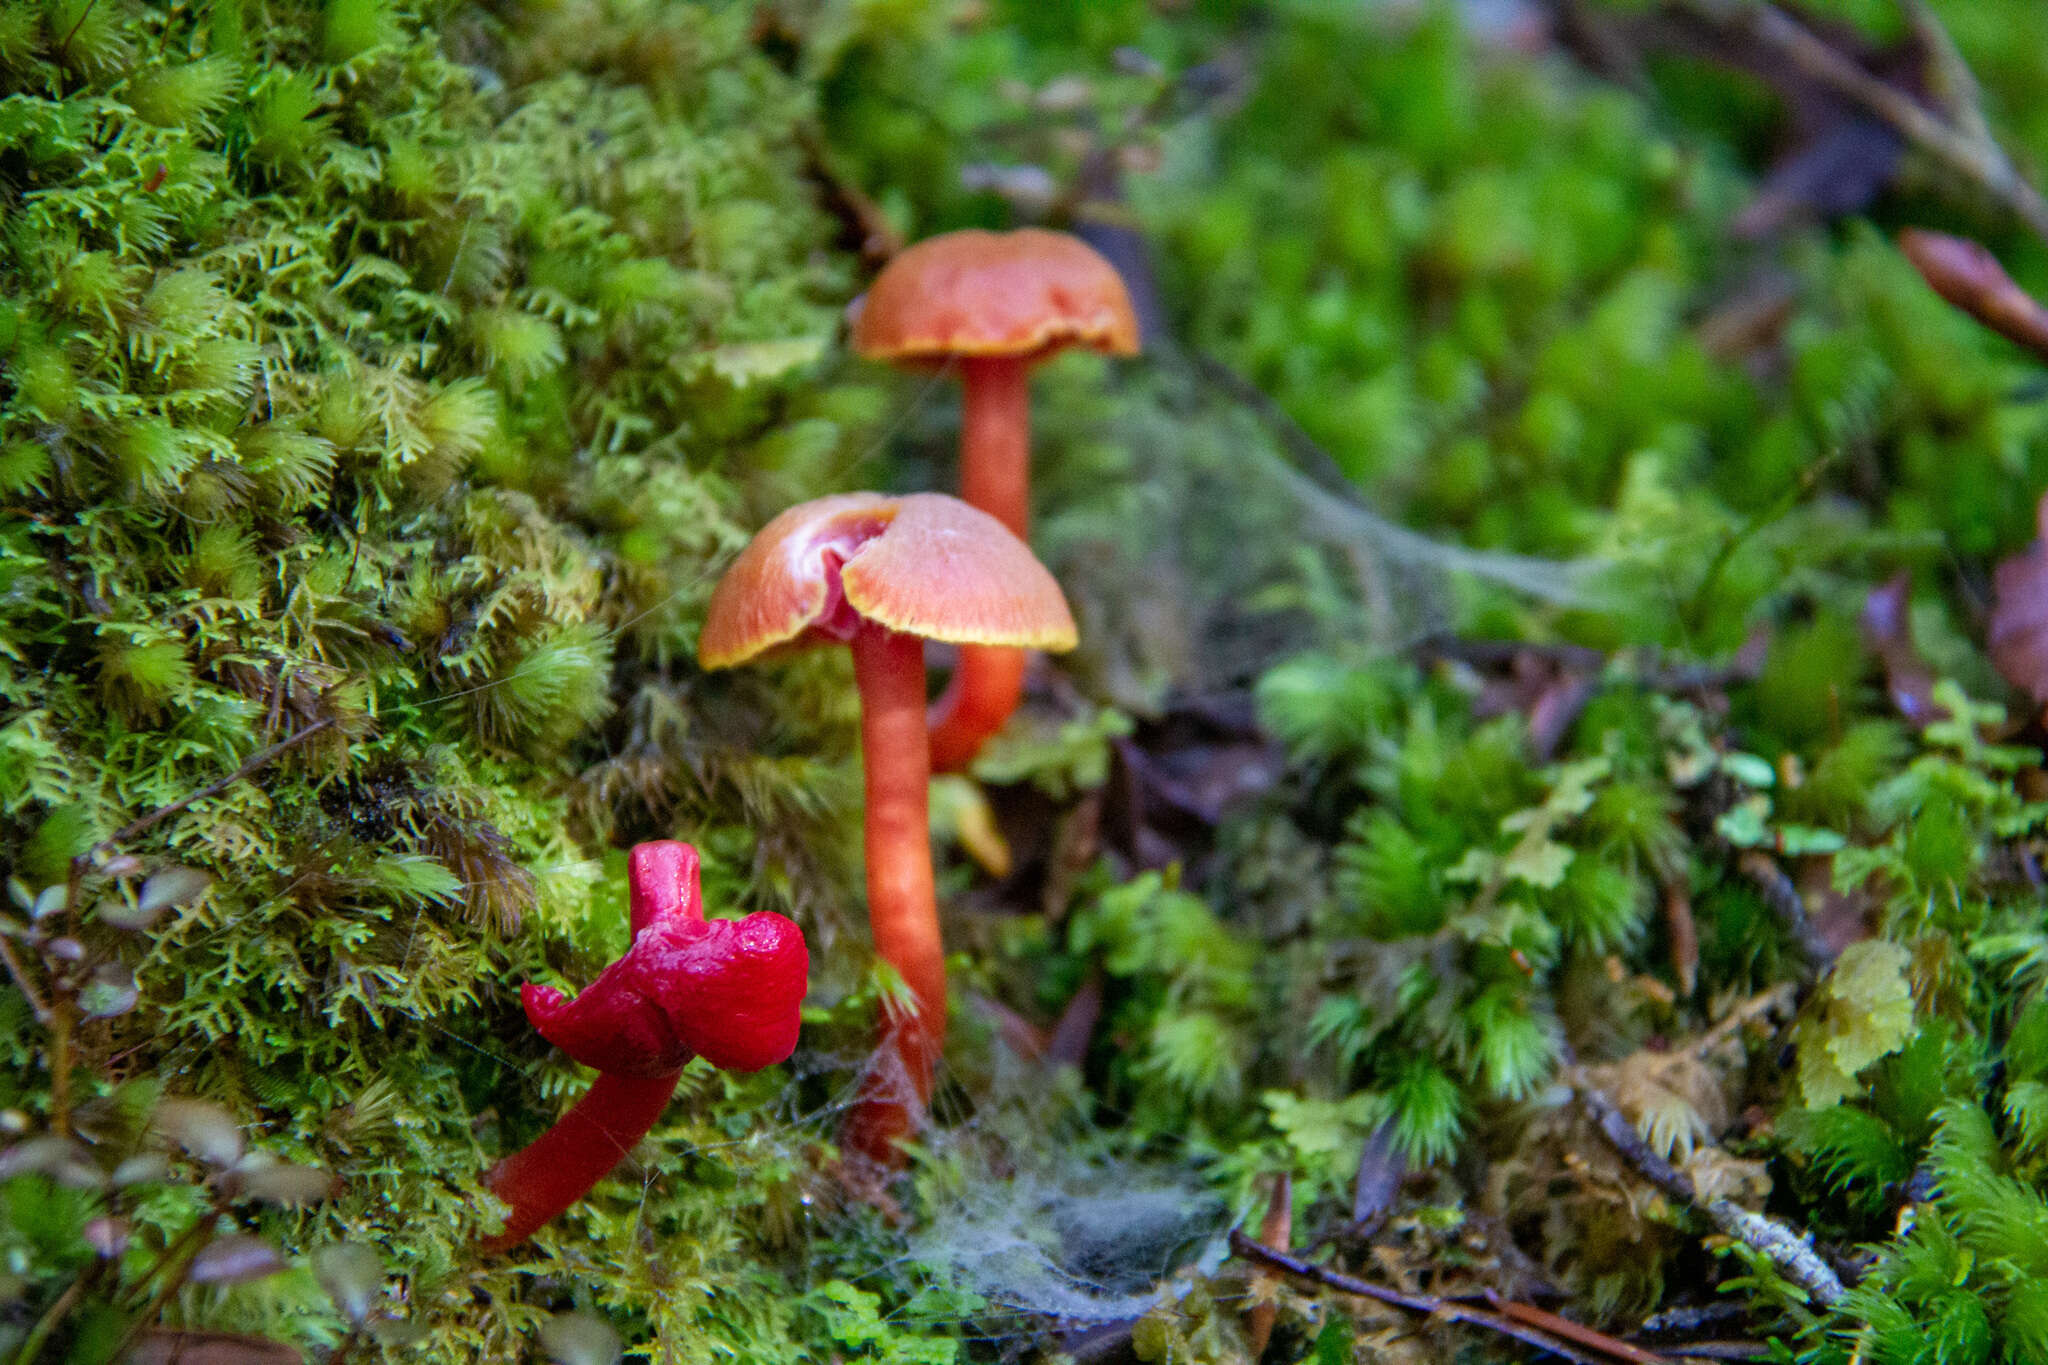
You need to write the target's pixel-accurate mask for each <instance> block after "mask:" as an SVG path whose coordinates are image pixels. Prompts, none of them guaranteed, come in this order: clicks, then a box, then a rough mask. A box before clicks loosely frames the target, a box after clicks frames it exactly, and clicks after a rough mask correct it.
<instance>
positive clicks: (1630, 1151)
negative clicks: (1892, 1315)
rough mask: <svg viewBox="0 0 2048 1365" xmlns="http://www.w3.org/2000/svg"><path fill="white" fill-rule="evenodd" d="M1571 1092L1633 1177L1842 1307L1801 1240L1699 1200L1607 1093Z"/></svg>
mask: <svg viewBox="0 0 2048 1365" xmlns="http://www.w3.org/2000/svg"><path fill="white" fill-rule="evenodd" d="M1572 1088H1573V1089H1574V1090H1575V1091H1576V1092H1577V1094H1578V1097H1579V1105H1580V1107H1581V1108H1583V1109H1584V1110H1585V1111H1586V1115H1587V1117H1588V1118H1590V1119H1592V1120H1593V1126H1594V1127H1596V1128H1598V1129H1599V1130H1600V1135H1601V1136H1602V1137H1604V1138H1606V1139H1607V1141H1608V1144H1609V1145H1610V1146H1612V1147H1613V1148H1614V1150H1615V1151H1616V1152H1618V1153H1619V1154H1620V1155H1621V1158H1622V1160H1624V1161H1626V1162H1627V1163H1628V1164H1629V1165H1630V1166H1632V1167H1634V1168H1635V1170H1636V1172H1637V1174H1639V1175H1641V1176H1642V1177H1643V1178H1644V1179H1646V1180H1648V1181H1649V1182H1650V1183H1651V1184H1652V1185H1655V1186H1656V1187H1657V1188H1658V1189H1660V1190H1662V1191H1663V1192H1664V1193H1665V1195H1666V1196H1668V1197H1669V1198H1671V1199H1673V1200H1675V1201H1677V1202H1678V1203H1681V1204H1684V1205H1687V1206H1688V1207H1691V1208H1696V1209H1698V1210H1699V1211H1700V1212H1701V1213H1703V1214H1705V1215H1706V1216H1707V1219H1708V1221H1709V1222H1711V1223H1713V1225H1714V1226H1715V1227H1717V1228H1719V1229H1720V1230H1721V1231H1722V1232H1723V1233H1725V1234H1727V1235H1728V1236H1730V1237H1733V1238H1734V1239H1735V1240H1736V1241H1738V1242H1741V1243H1742V1244H1743V1245H1745V1246H1747V1247H1749V1248H1751V1249H1752V1250H1755V1251H1758V1252H1761V1253H1762V1254H1763V1255H1764V1256H1765V1257H1767V1258H1768V1259H1769V1260H1770V1262H1771V1264H1772V1265H1774V1266H1776V1267H1777V1268H1778V1273H1779V1274H1781V1275H1783V1276H1784V1277H1785V1278H1786V1279H1788V1280H1790V1281H1791V1282H1792V1283H1793V1284H1796V1285H1798V1286H1799V1287H1800V1288H1801V1289H1804V1290H1805V1291H1806V1293H1807V1296H1808V1297H1809V1298H1811V1299H1812V1300H1813V1301H1814V1302H1815V1303H1817V1304H1819V1305H1820V1306H1821V1307H1823V1308H1832V1307H1833V1306H1834V1305H1835V1304H1837V1303H1839V1302H1841V1299H1842V1296H1843V1295H1844V1294H1845V1293H1847V1292H1848V1291H1847V1290H1846V1289H1844V1288H1843V1287H1842V1281H1841V1278H1840V1277H1839V1276H1837V1275H1836V1274H1835V1272H1834V1271H1833V1270H1832V1269H1831V1268H1829V1266H1828V1263H1827V1262H1826V1261H1825V1260H1823V1259H1821V1255H1820V1253H1819V1252H1818V1251H1816V1250H1814V1247H1813V1243H1812V1241H1811V1240H1810V1239H1809V1238H1808V1237H1807V1236H1806V1235H1805V1234H1803V1233H1800V1232H1797V1231H1795V1230H1794V1229H1792V1228H1790V1227H1788V1226H1786V1225H1785V1224H1783V1223H1780V1222H1778V1221H1777V1220H1776V1219H1774V1218H1767V1217H1765V1216H1764V1215H1762V1214H1760V1213H1751V1212H1750V1211H1749V1210H1748V1209H1745V1208H1743V1207H1741V1206H1740V1205H1738V1204H1735V1203H1732V1202H1730V1201H1729V1200H1726V1199H1709V1200H1702V1199H1701V1198H1700V1194H1699V1190H1698V1188H1697V1187H1696V1186H1695V1185H1694V1184H1693V1183H1692V1177H1690V1176H1688V1175H1686V1174H1685V1172H1683V1171H1681V1170H1679V1169H1678V1168H1677V1167H1675V1166H1673V1165H1672V1164H1671V1163H1670V1162H1668V1161H1666V1160H1665V1159H1664V1158H1663V1157H1661V1156H1659V1155H1657V1153H1656V1152H1655V1151H1653V1150H1651V1148H1650V1144H1649V1143H1647V1142H1645V1141H1644V1140H1643V1137H1642V1134H1640V1133H1638V1132H1637V1131H1636V1126H1635V1124H1633V1123H1631V1122H1629V1119H1628V1115H1626V1114H1624V1113H1622V1112H1621V1106H1619V1105H1617V1104H1616V1103H1615V1102H1614V1101H1613V1099H1612V1098H1610V1097H1609V1096H1608V1095H1607V1093H1606V1092H1605V1091H1603V1090H1600V1089H1599V1088H1597V1087H1595V1086H1592V1085H1589V1084H1587V1083H1586V1080H1585V1077H1584V1075H1583V1074H1575V1075H1574V1076H1573V1078H1572Z"/></svg>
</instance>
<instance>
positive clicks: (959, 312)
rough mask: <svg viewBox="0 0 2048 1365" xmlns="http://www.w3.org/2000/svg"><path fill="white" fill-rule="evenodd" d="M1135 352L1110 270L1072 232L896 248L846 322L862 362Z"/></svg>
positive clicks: (1024, 231) (993, 235)
mask: <svg viewBox="0 0 2048 1365" xmlns="http://www.w3.org/2000/svg"><path fill="white" fill-rule="evenodd" d="M1063 346H1089V347H1093V348H1094V349H1095V350H1098V351H1107V352H1109V353H1111V354H1112V355H1135V354H1137V351H1138V318H1137V314H1136V313H1134V312H1133V311H1132V309H1131V296H1130V295H1129V293H1127V292H1126V291H1125V289H1124V282H1123V278H1122V277H1121V276H1120V275H1118V274H1117V273H1116V267H1115V266H1112V265H1111V264H1110V263H1109V262H1108V261H1106V260H1104V259H1103V258H1102V256H1101V254H1100V253H1098V252H1097V251H1096V250H1095V248H1093V247H1091V246H1089V245H1088V244H1087V243H1086V242H1084V241H1082V240H1081V239H1080V238H1078V237H1069V236H1068V235H1067V234H1066V233H1064V232H1047V231H1046V230H1045V229H1043V228H1020V229H1018V230H1017V231H1015V232H983V231H981V230H979V229H970V230H968V231H964V232H947V233H942V234H940V235H939V236H937V237H928V238H926V239H925V240H924V241H922V242H919V243H918V244H917V245H915V246H913V247H911V248H909V249H908V250H906V251H904V252H902V253H900V254H899V255H897V256H896V258H895V259H894V260H892V261H890V262H889V264H888V265H887V266H885V267H884V268H883V270H882V273H881V274H880V275H878V276H876V277H875V282H874V284H873V285H872V286H870V287H869V289H868V292H867V297H866V298H865V300H864V301H862V302H861V304H860V305H859V311H858V313H857V314H856V316H855V317H854V320H853V348H854V350H856V351H858V352H860V354H862V355H864V356H866V357H868V358H869V359H871V360H896V361H905V362H911V363H916V362H933V361H942V360H945V359H947V358H948V357H951V356H988V357H996V356H1018V357H1039V356H1045V355H1049V354H1051V353H1052V352H1054V351H1057V350H1059V349H1060V348H1061V347H1063Z"/></svg>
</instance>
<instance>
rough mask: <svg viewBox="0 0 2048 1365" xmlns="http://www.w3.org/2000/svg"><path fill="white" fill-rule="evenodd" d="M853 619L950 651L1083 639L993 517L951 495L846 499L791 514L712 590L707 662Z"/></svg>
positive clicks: (1027, 554)
mask: <svg viewBox="0 0 2048 1365" xmlns="http://www.w3.org/2000/svg"><path fill="white" fill-rule="evenodd" d="M844 612H851V613H852V614H854V615H855V616H858V617H860V618H862V619H865V620H868V621H872V622H874V623H875V624H877V625H880V626H884V627H886V628H888V629H890V630H894V631H900V632H902V633H904V634H907V635H917V636H921V637H923V638H924V639H927V640H943V641H946V642H947V643H950V644H962V645H1014V646H1016V647H1018V648H1022V649H1041V650H1049V651H1060V650H1068V649H1072V648H1073V647H1074V644H1075V640H1076V634H1075V630H1074V617H1073V613H1072V612H1070V611H1068V610H1067V599H1066V597H1065V596H1064V595H1063V594H1062V593H1061V592H1060V586H1059V584H1058V583H1056V582H1054V581H1053V576H1052V574H1051V573H1050V572H1048V571H1047V570H1046V567H1045V566H1044V565H1043V564H1040V563H1039V562H1038V557H1037V556H1036V555H1034V554H1032V553H1031V551H1030V549H1029V547H1027V546H1026V545H1025V544H1024V542H1023V541H1021V540H1019V539H1017V537H1016V536H1014V535H1012V534H1011V533H1010V530H1009V528H1008V527H1006V526H1004V525H1003V524H1002V523H1001V522H999V521H997V520H996V519H995V518H994V517H992V516H990V515H989V514H988V513H986V512H983V511H980V510H978V509H976V508H973V507H969V506H968V505H967V504H966V503H964V502H961V501H960V500H959V499H958V498H953V497H948V496H946V495H945V494H943V493H909V494H905V495H903V496H901V497H890V496H886V495H883V494H880V493H840V494H836V495H834V496H832V497H829V498H818V499H816V500H814V501H812V502H806V503H800V504H798V505H797V506H795V507H792V508H790V509H789V510H788V511H786V512H784V513H782V514H781V515H780V516H778V517H776V518H775V519H774V520H773V521H771V522H769V523H768V524H767V525H766V526H764V527H762V528H761V530H760V533H759V534H757V535H756V536H755V537H754V538H753V540H752V541H750V542H749V543H748V545H747V548H746V549H744V550H742V551H741V552H740V556H739V558H738V559H735V560H734V561H733V563H732V567H731V568H729V569H727V570H726V571H725V577H724V578H721V579H720V580H719V581H718V586H717V587H716V588H715V589H713V590H712V593H711V609H710V611H709V613H708V614H707V615H706V616H705V618H704V630H703V633H702V634H701V635H700V636H699V637H698V642H697V659H698V662H699V663H701V664H702V665H703V666H704V667H705V668H707V669H709V668H731V667H733V666H734V665H736V664H743V663H746V662H747V661H748V660H750V659H753V658H754V657H756V656H757V655H760V654H763V653H765V652H767V651H769V650H772V649H776V648H778V647H779V646H783V645H793V644H799V643H805V641H804V639H803V637H804V636H805V635H806V634H807V633H811V632H813V630H814V628H818V627H828V626H830V625H832V624H833V623H835V622H836V621H837V620H838V619H839V617H840V615H841V614H842V613H844ZM841 638H844V637H843V636H842V637H841Z"/></svg>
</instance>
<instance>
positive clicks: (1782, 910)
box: [1735, 848, 1835, 972]
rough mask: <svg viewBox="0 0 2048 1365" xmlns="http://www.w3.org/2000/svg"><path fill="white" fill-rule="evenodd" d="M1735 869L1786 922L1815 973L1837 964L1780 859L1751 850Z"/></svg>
mask: <svg viewBox="0 0 2048 1365" xmlns="http://www.w3.org/2000/svg"><path fill="white" fill-rule="evenodd" d="M1735 867H1736V870H1737V871H1739V872H1741V873H1742V875H1743V876H1744V877H1746V878H1748V879H1749V883H1750V885H1752V886H1754V887H1755V888H1756V890H1757V894H1758V895H1759V896H1762V897H1763V901H1764V904H1765V905H1767V906H1769V907H1770V909H1771V913H1772V914H1774V915H1776V916H1777V917H1778V918H1779V919H1780V920H1782V921H1784V924H1785V928H1786V929H1787V930H1788V931H1790V933H1791V935H1792V939H1793V941H1794V942H1796V943H1797V944H1798V945H1799V951H1800V952H1801V953H1803V954H1805V956H1806V962H1807V966H1808V967H1809V968H1810V969H1811V970H1813V971H1815V972H1818V971H1820V970H1822V969H1823V968H1825V967H1826V966H1827V965H1828V964H1829V963H1831V962H1833V961H1834V960H1835V951H1834V949H1833V948H1832V947H1830V946H1829V944H1828V941H1827V939H1826V937H1825V936H1824V935H1822V933H1821V931H1820V926H1819V925H1817V924H1815V923H1814V922H1813V916H1812V915H1811V914H1809V913H1808V912H1807V909H1806V897H1804V896H1802V895H1800V894H1799V888H1798V887H1797V886H1795V885H1794V884H1793V882H1792V878H1791V877H1789V876H1787V875H1786V873H1785V869H1784V868H1782V867H1780V866H1778V860H1777V859H1776V858H1773V857H1772V856H1771V855H1770V854H1768V853H1766V852H1764V851H1763V850H1762V849H1760V848H1747V849H1744V850H1743V851H1742V854H1741V856H1739V857H1738V858H1736V860H1735Z"/></svg>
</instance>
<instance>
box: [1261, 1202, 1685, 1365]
mask: <svg viewBox="0 0 2048 1365" xmlns="http://www.w3.org/2000/svg"><path fill="white" fill-rule="evenodd" d="M1230 1249H1231V1250H1232V1251H1233V1252H1235V1253H1237V1254H1238V1255H1239V1256H1243V1257H1245V1258H1246V1259H1248V1260H1253V1261H1257V1262H1259V1263H1261V1264H1262V1265H1267V1266H1271V1267H1272V1268H1273V1269H1275V1270H1281V1271H1285V1272H1286V1273H1287V1274H1289V1275H1294V1276H1298V1277H1299V1278H1301V1279H1304V1280H1311V1281H1313V1282H1315V1283H1316V1284H1320V1285H1322V1286H1324V1287H1325V1288H1328V1289H1335V1290H1337V1291H1338V1292H1339V1293H1344V1294H1356V1295H1358V1296H1359V1297H1360V1298H1364V1299H1371V1300H1373V1301H1374V1302H1376V1303H1384V1304H1388V1305H1390V1306H1392V1307H1395V1308H1405V1309H1407V1310H1408V1311H1409V1312H1411V1313H1420V1314H1423V1315H1424V1316H1426V1317H1433V1318H1439V1319H1441V1320H1443V1321H1445V1322H1455V1323H1464V1324H1466V1325H1468V1326H1472V1327H1483V1328H1485V1329H1486V1330H1488V1331H1490V1332H1498V1333H1499V1334H1500V1335H1502V1336H1504V1337H1509V1338H1511V1339H1513V1340H1515V1341H1519V1342H1521V1343H1522V1344H1523V1345H1525V1346H1533V1347H1535V1348H1536V1349H1537V1350H1539V1351H1549V1352H1550V1353H1551V1354H1553V1355H1557V1356H1561V1357H1563V1358H1564V1359H1566V1360H1569V1361H1573V1362H1575V1365H1599V1362H1598V1360H1596V1359H1595V1358H1594V1357H1592V1356H1589V1355H1585V1354H1583V1353H1582V1352H1581V1351H1580V1349H1579V1347H1580V1346H1585V1347H1586V1348H1587V1349H1598V1350H1602V1352H1603V1354H1602V1357H1601V1359H1606V1360H1626V1361H1629V1362H1631V1365H1668V1362H1667V1359H1666V1357H1664V1356H1659V1355H1652V1354H1650V1353H1649V1352H1647V1351H1641V1350H1639V1349H1638V1348H1636V1347H1633V1346H1628V1344H1627V1343H1626V1342H1620V1341H1615V1340H1614V1338H1612V1337H1607V1338H1604V1340H1605V1341H1606V1342H1610V1343H1612V1344H1613V1345H1614V1346H1620V1347H1624V1348H1625V1349H1627V1350H1629V1351H1631V1352H1634V1354H1632V1355H1621V1356H1617V1355H1615V1354H1613V1353H1612V1352H1611V1351H1607V1350H1606V1349H1605V1348H1604V1347H1596V1346H1594V1345H1593V1344H1592V1343H1589V1342H1580V1343H1578V1344H1577V1345H1575V1344H1573V1343H1572V1342H1570V1341H1567V1340H1565V1339H1564V1338H1563V1337H1562V1336H1558V1335H1553V1334H1552V1333H1549V1332H1545V1331H1542V1330H1540V1329H1539V1328H1536V1327H1533V1326H1531V1325H1529V1324H1527V1323H1524V1322H1518V1321H1516V1320H1515V1319H1514V1318H1511V1317H1509V1316H1507V1315H1506V1314H1505V1313H1492V1312H1488V1311H1486V1310H1485V1309H1482V1308H1468V1307H1466V1306H1465V1305H1463V1304H1460V1303H1453V1302H1452V1301H1451V1300H1449V1299H1440V1298H1437V1297H1436V1296H1434V1295H1430V1294H1404V1293H1402V1292H1401V1291H1400V1290H1398V1289H1389V1288H1387V1287H1386V1286H1385V1285H1378V1284H1374V1283H1372V1282H1371V1281H1370V1280H1361V1279H1357V1278H1354V1277H1353V1276H1350V1275H1346V1274H1344V1273H1342V1272H1341V1271H1336V1270H1330V1269H1327V1268H1326V1267H1323V1266H1319V1265H1317V1264H1315V1263H1314V1262H1313V1261H1304V1260H1302V1259H1300V1258H1299V1257H1296V1256H1290V1255H1288V1254H1287V1253H1286V1252H1284V1251H1279V1250H1276V1249H1274V1248H1273V1247H1269V1246H1267V1245H1265V1244H1264V1243H1263V1242H1257V1241H1254V1240H1252V1239H1251V1238H1250V1237H1247V1236H1246V1235H1245V1234H1244V1230H1243V1229H1241V1228H1233V1229H1231V1233H1230ZM1574 1326H1576V1324H1574ZM1593 1335H1594V1336H1596V1337H1597V1336H1600V1334H1599V1333H1597V1332H1596V1333H1593Z"/></svg>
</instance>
